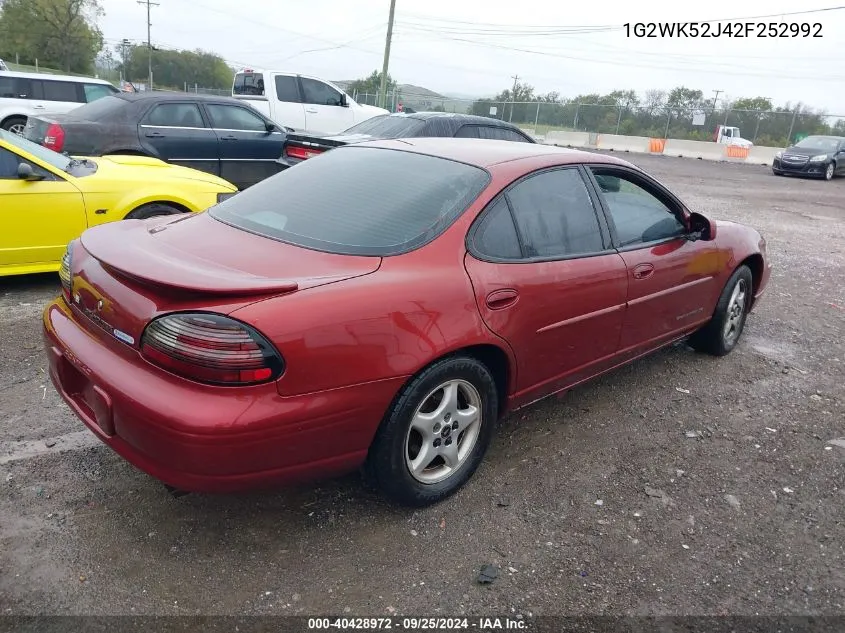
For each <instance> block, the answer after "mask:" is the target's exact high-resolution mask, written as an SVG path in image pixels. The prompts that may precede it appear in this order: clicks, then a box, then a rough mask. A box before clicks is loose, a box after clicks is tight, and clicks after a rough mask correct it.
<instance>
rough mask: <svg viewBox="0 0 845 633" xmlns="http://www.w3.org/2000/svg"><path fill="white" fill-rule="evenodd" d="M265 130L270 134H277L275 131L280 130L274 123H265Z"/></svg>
mask: <svg viewBox="0 0 845 633" xmlns="http://www.w3.org/2000/svg"><path fill="white" fill-rule="evenodd" d="M264 128H265V129H266V130H267V131H268V132H275V131H276V130H277V129H278V128H277V127H276V124H275V123H273V122H272V121H265V122H264Z"/></svg>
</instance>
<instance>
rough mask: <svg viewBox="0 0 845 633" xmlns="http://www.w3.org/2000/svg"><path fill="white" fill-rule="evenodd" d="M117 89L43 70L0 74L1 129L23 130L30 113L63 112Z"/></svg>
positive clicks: (100, 83) (87, 79) (105, 82)
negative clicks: (51, 73)
mask: <svg viewBox="0 0 845 633" xmlns="http://www.w3.org/2000/svg"><path fill="white" fill-rule="evenodd" d="M116 92H118V90H117V88H115V87H114V86H113V85H111V84H110V83H109V82H107V81H103V80H102V79H94V78H93V77H91V78H89V77H69V76H65V75H48V74H46V73H18V72H11V71H8V72H3V74H2V75H0V129H3V130H7V131H9V132H12V133H13V134H23V131H24V128H25V127H26V120H27V119H28V118H29V116H30V115H38V114H47V113H50V114H65V113H67V112H70V111H71V110H73V109H75V108H78V107H79V106H81V105H82V104H83V103H91V102H92V101H96V100H97V99H100V98H102V97H107V96H109V95H112V94H114V93H116Z"/></svg>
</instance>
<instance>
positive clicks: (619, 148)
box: [596, 134, 650, 154]
mask: <svg viewBox="0 0 845 633" xmlns="http://www.w3.org/2000/svg"><path fill="white" fill-rule="evenodd" d="M649 140H650V139H649V138H648V137H646V136H622V135H619V134H600V135H599V137H598V139H596V147H597V148H598V149H609V150H612V151H614V152H637V153H639V154H644V153H646V152H648V151H649Z"/></svg>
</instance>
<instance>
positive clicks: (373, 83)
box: [346, 70, 398, 95]
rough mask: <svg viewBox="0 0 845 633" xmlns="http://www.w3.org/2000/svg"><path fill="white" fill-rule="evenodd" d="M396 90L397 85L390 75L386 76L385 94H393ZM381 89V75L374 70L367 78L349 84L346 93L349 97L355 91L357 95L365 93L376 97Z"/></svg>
mask: <svg viewBox="0 0 845 633" xmlns="http://www.w3.org/2000/svg"><path fill="white" fill-rule="evenodd" d="M397 88H398V84H397V83H396V80H395V79H393V77H391V76H390V73H388V74H387V92H388V93H392V92H395V91H396V89H397ZM380 89H381V73H380V72H379V71H378V70H374V71H373V72H372V73H371V74H370V75H369V77H363V78H362V79H356V80H355V81H353V82H351V83H350V84H349V85H348V86H347V87H346V92H347V93H349V94H350V95H352V94H354V93H355V92H356V91H357V92H358V93H359V94H363V93H367V94H371V95H377V94H378V91H379V90H380Z"/></svg>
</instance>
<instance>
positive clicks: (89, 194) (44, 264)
mask: <svg viewBox="0 0 845 633" xmlns="http://www.w3.org/2000/svg"><path fill="white" fill-rule="evenodd" d="M236 192H237V188H236V187H235V186H234V185H233V184H231V183H229V182H227V181H225V180H223V179H222V178H218V177H217V176H212V175H211V174H207V173H205V172H202V171H197V170H194V169H188V168H187V167H179V166H176V165H170V164H168V163H165V162H163V161H160V160H158V159H155V158H148V157H145V156H103V157H100V158H96V159H92V158H70V157H68V156H64V155H63V154H58V153H56V152H54V151H52V150H50V149H47V148H46V147H42V146H41V145H36V144H35V143H33V142H31V141H28V140H26V139H25V138H23V137H21V136H17V135H15V134H12V133H10V132H6V131H4V130H0V276H3V275H21V274H27V273H43V272H52V271H57V270H59V265H60V263H61V258H62V255H63V254H64V252H65V248H66V247H67V243H68V242H70V241H71V240H72V239H74V238H77V237H79V235H80V234H81V233H82V232H83V231H84V230H85V229H87V228H88V227H90V226H94V225H96V224H102V223H104V222H113V221H114V220H123V219H127V218H140V219H142V218H149V217H153V216H156V215H170V214H173V213H185V212H196V211H203V210H205V209H207V208H208V207H210V206H212V205H214V204H216V203H217V202H219V201H220V200H222V199H224V198H226V197H228V196H231V195H234V194H235V193H236Z"/></svg>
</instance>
